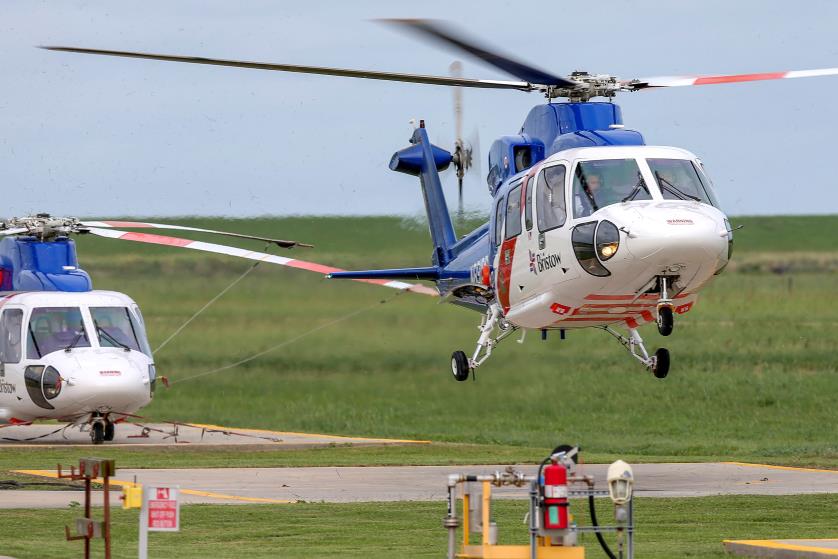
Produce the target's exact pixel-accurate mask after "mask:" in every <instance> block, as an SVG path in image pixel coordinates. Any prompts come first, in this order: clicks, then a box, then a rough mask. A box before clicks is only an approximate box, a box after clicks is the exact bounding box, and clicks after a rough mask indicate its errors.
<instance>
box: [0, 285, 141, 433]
mask: <svg viewBox="0 0 838 559" xmlns="http://www.w3.org/2000/svg"><path fill="white" fill-rule="evenodd" d="M155 381H156V372H155V369H154V362H153V359H152V357H151V351H150V350H149V346H148V341H147V339H146V334H145V327H144V325H143V319H142V315H141V314H140V310H139V307H138V306H137V304H136V303H135V302H134V301H133V300H132V299H131V298H130V297H128V296H127V295H124V294H122V293H118V292H114V291H87V292H80V293H69V292H59V291H53V292H43V291H42V292H11V293H8V292H7V293H1V294H0V423H19V422H29V421H33V420H36V419H58V420H62V421H73V422H80V421H87V420H88V419H89V418H90V417H91V416H92V415H100V416H105V417H108V416H109V417H110V418H111V421H115V420H117V419H118V418H119V417H120V416H124V415H126V414H132V413H134V412H136V411H137V410H139V409H140V408H142V407H143V406H145V405H147V404H148V403H149V402H150V401H151V398H152V396H153V392H154V387H155Z"/></svg>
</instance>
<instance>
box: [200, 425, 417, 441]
mask: <svg viewBox="0 0 838 559" xmlns="http://www.w3.org/2000/svg"><path fill="white" fill-rule="evenodd" d="M184 425H190V426H192V427H200V428H204V429H213V430H217V431H230V432H235V431H241V432H242V433H270V434H271V435H280V436H282V435H293V436H295V437H312V438H314V437H328V438H332V439H341V440H344V441H357V442H386V443H414V444H431V441H422V440H412V439H370V438H366V437H345V436H343V435H323V434H320V433H296V432H294V431H271V430H268V429H247V428H237V427H223V426H221V425H210V424H208V423H185V424H184Z"/></svg>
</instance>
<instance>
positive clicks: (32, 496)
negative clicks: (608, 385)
mask: <svg viewBox="0 0 838 559" xmlns="http://www.w3.org/2000/svg"><path fill="white" fill-rule="evenodd" d="M505 468H506V466H505V465H495V466H401V467H393V466H385V467H317V468H205V469H119V468H118V469H117V475H116V477H115V481H113V483H114V484H115V485H119V484H126V483H127V484H130V483H132V482H133V480H134V478H135V476H136V479H137V482H138V483H140V484H143V483H146V484H161V485H167V484H170V485H178V486H180V488H181V493H182V494H183V495H184V499H185V500H184V502H188V503H231V504H233V503H239V504H254V503H287V502H294V501H309V502H312V501H314V502H334V503H345V502H364V501H442V500H443V499H445V497H446V480H447V477H448V474H452V473H466V474H481V473H494V472H496V471H502V470H503V469H505ZM633 468H634V474H635V479H636V480H637V481H636V486H635V495H637V496H640V497H702V496H709V495H791V494H805V493H811V494H814V493H838V471H833V470H815V469H796V468H776V467H772V466H763V465H759V464H739V463H705V464H637V465H634V466H633ZM517 469H519V470H521V471H523V472H525V473H528V474H534V473H535V472H536V469H537V468H536V467H535V466H532V465H525V466H518V467H517ZM607 469H608V465H607V464H587V465H584V466H580V467H579V468H578V470H577V473H579V474H585V475H592V476H594V479H595V481H596V483H597V485H598V486H599V487H601V488H603V489H605V488H606V487H607V486H606V484H605V475H606V470H607ZM19 471H20V472H22V473H29V474H36V475H44V476H54V475H55V473H54V472H52V471H50V470H38V471H32V470H19ZM8 493H12V492H9V491H4V492H2V493H0V508H17V507H55V506H66V504H65V505H62V503H68V502H69V501H70V500H76V501H80V500H81V497H80V495H81V493H77V494H76V495H75V496H74V495H73V494H72V493H74V492H68V491H60V492H35V491H16V492H14V495H7V494H8ZM36 493H41V494H42V493H51V494H52V495H49V496H48V497H45V498H43V500H41V497H40V496H39V495H36ZM55 493H58V495H54V494H55ZM526 493H527V490H526V488H503V489H499V490H497V492H496V495H497V496H498V497H499V498H503V497H504V496H506V497H509V498H524V497H526ZM99 499H101V497H99Z"/></svg>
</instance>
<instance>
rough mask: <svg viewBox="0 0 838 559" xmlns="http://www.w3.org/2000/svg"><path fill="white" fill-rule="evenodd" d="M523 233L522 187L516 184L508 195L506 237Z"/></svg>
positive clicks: (509, 237)
mask: <svg viewBox="0 0 838 559" xmlns="http://www.w3.org/2000/svg"><path fill="white" fill-rule="evenodd" d="M520 234H521V187H520V185H519V186H516V187H515V188H513V189H512V190H510V191H509V194H508V195H507V197H506V238H507V239H511V238H512V237H517V236H518V235H520Z"/></svg>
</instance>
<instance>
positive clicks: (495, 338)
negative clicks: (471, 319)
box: [451, 304, 516, 381]
mask: <svg viewBox="0 0 838 559" xmlns="http://www.w3.org/2000/svg"><path fill="white" fill-rule="evenodd" d="M478 329H479V330H480V337H479V338H478V339H477V348H476V349H475V350H474V354H473V355H472V356H471V359H467V358H466V354H465V352H463V351H455V352H454V353H453V354H452V355H451V372H452V373H453V375H454V378H455V379H457V380H458V381H464V380H468V377H469V373H471V374H474V370H475V369H476V368H477V367H479V366H480V365H482V364H483V363H484V362H485V361H486V360H487V359H488V358H489V356H491V355H492V350H493V349H494V347H495V346H496V345H498V343H499V342H500V341H501V340H502V339H504V338H506V337H507V336H509V335H510V334H512V333H513V332H514V331H515V330H516V328H515V327H514V326H512V325H511V324H510V323H509V322H507V321H506V319H505V318H503V313H502V312H501V310H500V307H499V306H498V305H496V304H493V305H490V306H489V308H488V309H487V310H486V314H485V316H483V321H482V322H481V323H480V326H479V328H478ZM496 331H497V333H496Z"/></svg>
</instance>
